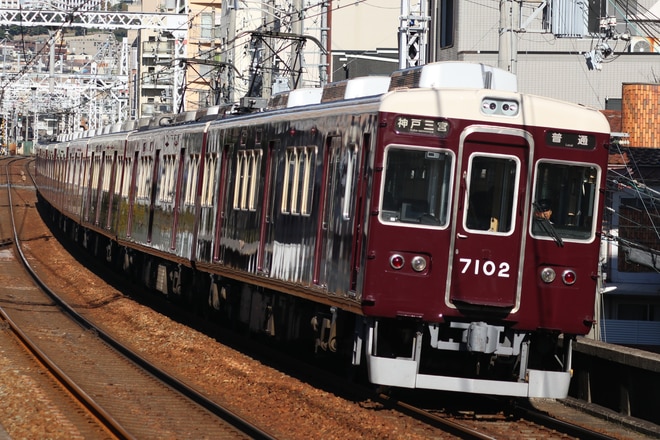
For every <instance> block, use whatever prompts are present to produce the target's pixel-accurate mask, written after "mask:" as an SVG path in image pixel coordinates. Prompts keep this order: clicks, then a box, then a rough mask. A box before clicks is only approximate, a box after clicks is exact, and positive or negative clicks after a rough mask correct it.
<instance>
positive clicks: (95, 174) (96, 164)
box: [90, 154, 101, 190]
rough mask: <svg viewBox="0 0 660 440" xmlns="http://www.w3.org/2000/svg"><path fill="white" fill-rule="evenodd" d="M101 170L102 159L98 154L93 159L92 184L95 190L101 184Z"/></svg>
mask: <svg viewBox="0 0 660 440" xmlns="http://www.w3.org/2000/svg"><path fill="white" fill-rule="evenodd" d="M100 170H101V158H100V157H99V155H98V154H94V155H93V158H92V181H91V182H90V183H91V185H90V186H91V188H92V189H93V190H95V189H97V188H98V183H99V174H100V172H101V171H100Z"/></svg>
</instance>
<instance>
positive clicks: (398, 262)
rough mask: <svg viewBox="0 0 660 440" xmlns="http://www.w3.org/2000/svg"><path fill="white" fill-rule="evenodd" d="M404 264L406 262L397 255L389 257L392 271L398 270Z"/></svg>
mask: <svg viewBox="0 0 660 440" xmlns="http://www.w3.org/2000/svg"><path fill="white" fill-rule="evenodd" d="M405 263H406V260H405V259H404V258H403V256H401V255H399V254H394V255H392V256H391V257H390V266H392V269H396V270H399V269H401V268H402V267H403V265H404V264H405Z"/></svg>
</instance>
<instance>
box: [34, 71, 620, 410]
mask: <svg viewBox="0 0 660 440" xmlns="http://www.w3.org/2000/svg"><path fill="white" fill-rule="evenodd" d="M365 84H371V85H370V87H365V86H364V85H365ZM387 85H389V88H390V91H387V92H386V91H385V90H384V89H383V88H384V86H387ZM373 86H376V88H375V89H374V88H373ZM515 89H516V87H515V77H513V76H512V75H510V74H508V73H506V72H502V71H499V70H497V69H493V68H490V67H488V66H483V65H473V64H464V63H437V64H433V65H429V66H422V67H419V68H415V69H411V70H407V71H401V72H397V73H396V74H395V75H393V76H392V78H391V80H382V79H381V80H379V81H377V82H374V81H372V82H371V83H369V82H365V81H364V80H361V82H353V83H351V82H350V81H349V82H344V83H342V84H335V85H331V86H328V87H327V88H326V89H324V90H323V92H322V93H319V92H316V91H315V92H313V93H311V92H310V93H303V92H299V93H297V94H296V93H294V92H292V96H291V98H292V99H291V103H290V105H288V106H287V105H278V106H277V108H273V109H270V110H267V111H263V112H255V113H251V114H246V115H228V114H221V115H219V116H218V117H217V118H207V119H205V120H199V121H189V122H186V123H182V124H178V125H176V124H175V125H166V126H154V127H152V128H149V129H146V128H145V129H138V130H133V131H131V130H125V131H124V132H122V133H118V134H112V135H110V134H108V135H104V136H99V137H95V138H89V140H87V141H83V140H78V141H76V142H75V143H74V142H69V143H66V144H65V143H63V144H60V145H58V146H55V147H44V148H43V150H40V151H39V152H38V166H37V169H38V171H39V179H38V183H39V191H40V195H41V196H42V197H43V199H44V200H46V201H47V202H48V203H49V204H50V205H52V206H53V207H54V208H55V210H56V211H58V212H59V213H61V215H62V217H63V219H64V220H62V221H61V222H63V223H65V224H69V223H72V224H73V225H75V226H76V227H77V226H81V227H82V228H83V229H84V234H83V236H84V237H85V238H84V239H83V240H82V242H83V245H84V246H86V247H88V248H92V250H93V251H94V252H95V253H97V254H103V255H105V256H106V258H107V260H108V261H109V262H111V263H113V264H115V265H117V266H118V267H120V268H121V269H122V270H123V271H124V272H126V273H128V274H131V275H134V276H135V277H136V278H138V279H140V280H142V281H144V282H145V283H146V284H147V285H148V286H150V287H152V288H154V289H155V290H157V291H160V292H162V293H164V294H167V295H168V296H171V297H172V298H174V299H177V300H183V302H185V303H191V304H193V305H194V306H195V307H199V308H201V309H202V310H203V311H204V313H205V314H206V315H212V316H215V317H216V319H227V320H230V321H231V322H236V323H240V324H241V325H244V326H247V327H248V328H249V329H250V330H252V331H258V332H265V333H267V334H269V335H271V336H273V337H275V338H277V339H279V340H281V341H297V340H308V339H309V340H312V341H314V347H315V350H317V351H318V352H321V351H327V352H329V353H337V354H341V355H346V356H348V357H351V358H352V361H353V363H354V364H360V363H362V362H363V361H366V362H365V363H366V366H367V370H368V372H369V377H370V380H371V381H372V382H374V383H376V384H381V385H389V386H397V387H407V388H428V389H442V390H451V391H458V392H472V393H484V394H502V395H512V396H525V397H564V396H566V394H567V392H568V386H569V382H570V375H571V366H570V358H571V341H572V339H573V338H574V336H575V335H581V334H586V333H587V332H588V331H589V330H590V328H591V325H592V323H593V319H594V296H595V293H596V281H597V280H596V277H597V273H598V248H599V228H600V218H601V210H602V203H603V200H602V198H601V197H600V191H599V190H600V188H602V187H603V185H604V178H605V177H604V176H605V167H606V161H607V144H608V142H609V126H608V124H607V121H606V119H605V117H604V116H603V115H601V114H600V113H599V112H597V111H596V110H593V109H587V108H584V107H581V106H577V105H573V104H568V103H563V102H558V101H554V100H550V99H546V98H542V97H537V96H529V95H524V94H521V93H518V92H516V91H515ZM294 96H295V99H294ZM337 97H339V98H340V99H338V98H337ZM346 98H350V99H346ZM305 99H309V100H310V101H305ZM285 101H286V99H282V97H278V102H280V103H284V102H285ZM156 125H159V124H156ZM60 148H63V149H64V150H62V151H66V154H64V153H61V154H62V158H63V159H57V157H58V154H57V152H58V151H60V150H59V149H60ZM62 160H64V162H65V164H62V165H58V166H62V167H64V168H63V169H66V170H68V171H67V173H64V175H60V174H58V173H55V172H53V169H54V166H53V162H54V161H55V162H58V163H59V162H61V161H62ZM72 194H76V195H77V197H78V198H76V199H69V198H67V197H69V196H70V195H72ZM63 195H64V197H63ZM61 200H67V202H61ZM58 201H59V202H58ZM90 233H92V235H93V236H88V234H90ZM88 238H89V239H88ZM89 243H93V244H94V245H93V246H90V245H89ZM103 249H106V250H107V251H106V252H104V251H103ZM562 335H563V344H562V343H561V342H562V341H561V338H560V337H561V336H562Z"/></svg>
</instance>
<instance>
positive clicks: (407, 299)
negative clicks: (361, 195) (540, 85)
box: [362, 88, 609, 398]
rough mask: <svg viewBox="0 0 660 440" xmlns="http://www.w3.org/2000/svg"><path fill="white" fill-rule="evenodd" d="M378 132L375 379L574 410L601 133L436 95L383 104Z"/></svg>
mask: <svg viewBox="0 0 660 440" xmlns="http://www.w3.org/2000/svg"><path fill="white" fill-rule="evenodd" d="M379 122H380V128H381V131H380V133H379V135H378V141H377V147H376V151H375V154H374V164H373V169H374V179H373V198H372V200H371V202H370V203H371V206H370V207H369V216H370V218H369V226H368V234H367V245H366V250H365V263H364V284H363V293H362V305H363V311H364V314H365V315H366V317H367V319H366V330H365V332H364V335H365V341H364V345H365V352H366V355H367V366H368V370H369V375H370V380H371V381H372V382H373V383H376V384H382V385H389V386H396V387H407V388H426V389H438V390H450V391H457V392H470V393H483V394H493V395H510V396H521V397H522V396H524V397H554V398H561V397H565V396H566V395H567V393H568V387H569V383H570V377H571V342H572V339H573V337H574V335H580V334H586V333H588V332H589V330H590V329H591V325H592V323H593V319H594V298H595V293H596V288H597V273H598V252H599V237H598V231H599V228H600V219H601V215H600V213H601V211H602V203H603V201H602V197H601V194H600V191H599V189H600V188H602V187H603V185H604V178H605V173H606V163H607V148H606V147H607V143H608V142H609V125H608V124H607V121H606V119H605V118H604V117H603V116H602V115H601V114H600V113H599V112H597V111H595V110H592V109H586V108H583V107H579V106H576V105H573V104H567V103H561V102H558V101H554V100H549V99H546V98H540V97H534V96H525V95H522V94H519V93H515V92H510V91H497V90H492V89H472V90H470V89H446V88H445V89H434V88H426V89H410V90H405V91H403V90H401V91H395V92H392V93H390V94H388V95H386V96H384V98H383V100H382V105H381V112H380V120H379ZM562 335H563V337H562Z"/></svg>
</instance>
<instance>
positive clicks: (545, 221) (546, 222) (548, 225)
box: [533, 202, 564, 247]
mask: <svg viewBox="0 0 660 440" xmlns="http://www.w3.org/2000/svg"><path fill="white" fill-rule="evenodd" d="M533 205H534V210H535V211H536V213H538V214H540V215H534V220H535V221H538V222H540V223H541V226H542V227H543V229H545V232H547V233H548V235H549V236H550V237H552V239H553V240H554V241H555V243H557V246H559V247H564V240H562V239H561V237H560V236H559V233H558V232H557V230H556V229H555V227H554V226H553V225H552V222H551V221H550V219H549V218H548V217H546V216H545V215H544V212H543V210H542V209H541V207H540V206H539V204H538V203H536V202H534V203H533Z"/></svg>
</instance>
